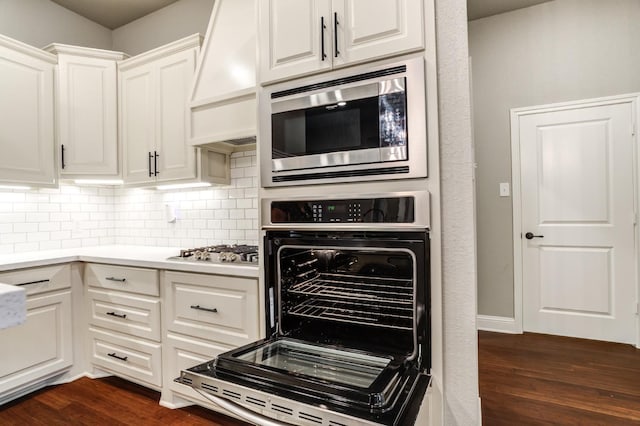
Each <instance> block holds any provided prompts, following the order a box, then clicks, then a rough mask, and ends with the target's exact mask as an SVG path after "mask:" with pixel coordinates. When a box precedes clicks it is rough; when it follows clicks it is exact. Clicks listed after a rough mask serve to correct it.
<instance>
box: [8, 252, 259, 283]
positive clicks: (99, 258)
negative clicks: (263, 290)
mask: <svg viewBox="0 0 640 426" xmlns="http://www.w3.org/2000/svg"><path fill="white" fill-rule="evenodd" d="M179 252H180V249H179V248H176V247H147V246H120V245H112V246H99V247H81V248H75V249H63V250H46V251H37V252H28V253H15V254H6V255H0V271H8V270H12V269H21V268H32V267H36V266H46V265H52V264H57V263H68V262H76V261H80V262H94V263H109V264H112V265H122V266H135V267H141V268H154V269H168V270H173V271H182V272H198V273H205V274H219V275H232V276H240V277H249V278H257V277H258V266H257V265H240V264H237V263H211V262H195V261H194V262H187V261H177V260H167V258H168V257H171V256H176V255H177V254H178V253H179Z"/></svg>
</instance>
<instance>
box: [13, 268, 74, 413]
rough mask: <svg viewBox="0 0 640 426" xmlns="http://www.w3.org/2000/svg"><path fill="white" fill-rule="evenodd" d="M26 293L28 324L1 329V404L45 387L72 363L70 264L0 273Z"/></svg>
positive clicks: (26, 322)
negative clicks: (24, 289)
mask: <svg viewBox="0 0 640 426" xmlns="http://www.w3.org/2000/svg"><path fill="white" fill-rule="evenodd" d="M0 282H3V283H6V284H11V285H20V286H24V287H25V288H26V289H27V320H26V321H25V322H24V323H23V324H21V325H19V326H16V327H12V328H7V329H5V330H2V331H0V342H1V343H0V344H1V349H0V354H1V355H0V360H1V361H2V362H0V405H1V404H2V403H4V402H5V401H7V400H10V399H13V398H15V397H16V396H19V395H20V394H21V393H25V392H28V391H30V390H33V389H36V388H39V387H42V386H44V385H46V384H47V379H49V378H51V377H53V376H56V375H58V374H61V373H63V372H64V371H66V370H68V369H69V368H70V367H71V365H72V364H73V339H72V334H73V333H72V320H71V318H72V311H71V289H70V287H71V276H70V267H69V265H59V266H52V267H45V268H32V269H25V270H19V271H11V272H5V273H2V274H0Z"/></svg>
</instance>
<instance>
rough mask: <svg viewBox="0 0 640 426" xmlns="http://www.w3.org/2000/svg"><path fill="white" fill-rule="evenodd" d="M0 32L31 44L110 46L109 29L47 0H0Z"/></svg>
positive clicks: (39, 45) (98, 47) (41, 45)
mask: <svg viewBox="0 0 640 426" xmlns="http://www.w3.org/2000/svg"><path fill="white" fill-rule="evenodd" d="M0 34H3V35H6V36H8V37H11V38H13V39H16V40H19V41H21V42H23V43H27V44H30V45H32V46H35V47H44V46H46V45H48V44H50V43H63V44H73V45H78V46H86V47H94V48H97V49H111V30H110V29H108V28H106V27H103V26H102V25H99V24H96V23H95V22H93V21H90V20H88V19H86V18H83V17H82V16H80V15H78V14H76V13H74V12H71V11H70V10H68V9H65V8H64V7H62V6H58V5H57V4H55V3H53V2H51V1H49V0H0Z"/></svg>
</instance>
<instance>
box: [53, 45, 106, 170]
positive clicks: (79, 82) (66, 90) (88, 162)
mask: <svg viewBox="0 0 640 426" xmlns="http://www.w3.org/2000/svg"><path fill="white" fill-rule="evenodd" d="M58 70H59V75H58V87H59V92H58V114H59V116H58V122H59V130H58V132H59V135H60V140H59V143H60V145H61V146H60V149H61V151H62V150H64V153H63V154H61V157H62V159H63V160H64V162H63V163H62V161H61V170H60V174H61V175H79V174H80V175H82V174H84V175H86V174H90V175H100V176H105V175H111V176H113V175H117V174H118V119H117V96H116V92H117V91H116V87H117V85H116V82H117V78H116V62H115V61H114V60H110V59H100V58H85V57H77V56H70V55H59V59H58ZM62 159H61V160H62Z"/></svg>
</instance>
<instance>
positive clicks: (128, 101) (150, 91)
mask: <svg viewBox="0 0 640 426" xmlns="http://www.w3.org/2000/svg"><path fill="white" fill-rule="evenodd" d="M119 81H120V85H119V89H120V91H119V93H120V138H121V141H122V152H123V160H122V178H123V180H124V181H125V182H126V183H144V182H154V181H155V176H154V174H153V172H152V171H153V170H154V168H153V163H154V158H153V151H154V150H155V139H156V122H155V102H156V100H155V99H156V91H155V87H154V86H155V75H154V73H153V67H152V64H146V65H142V66H139V67H136V68H133V69H130V70H126V71H122V72H121V73H120V79H119Z"/></svg>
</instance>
